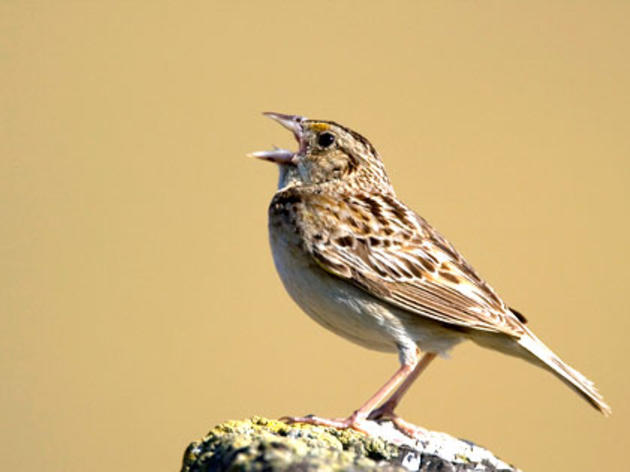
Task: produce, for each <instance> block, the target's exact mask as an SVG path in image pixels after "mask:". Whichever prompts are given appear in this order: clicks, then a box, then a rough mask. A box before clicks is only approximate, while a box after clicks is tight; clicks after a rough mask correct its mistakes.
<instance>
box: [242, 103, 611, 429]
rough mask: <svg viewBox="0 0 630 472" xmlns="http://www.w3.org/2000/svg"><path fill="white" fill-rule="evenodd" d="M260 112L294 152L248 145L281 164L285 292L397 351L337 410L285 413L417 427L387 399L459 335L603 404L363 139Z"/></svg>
mask: <svg viewBox="0 0 630 472" xmlns="http://www.w3.org/2000/svg"><path fill="white" fill-rule="evenodd" d="M265 115H267V116H268V117H270V118H272V119H274V120H276V121H277V122H279V123H280V124H281V125H283V126H284V127H285V128H288V129H289V130H290V131H292V132H293V134H294V136H295V139H296V140H297V142H298V144H299V149H298V150H297V151H295V152H293V151H289V150H286V149H278V148H275V149H273V150H271V151H259V152H255V153H252V155H253V156H255V157H258V158H261V159H265V160H268V161H271V162H275V163H276V164H278V166H279V168H280V179H279V182H278V190H277V192H276V193H275V195H274V196H273V199H272V200H271V204H270V206H269V238H270V241H271V249H272V251H273V258H274V262H275V265H276V269H277V271H278V273H279V274H280V278H281V279H282V282H283V283H284V286H285V288H286V290H287V291H288V292H289V295H291V297H292V298H293V300H294V301H295V302H296V303H297V304H298V305H299V306H300V307H301V308H302V309H303V310H304V311H305V312H306V313H307V314H308V315H309V316H310V317H311V318H313V319H314V320H315V321H317V322H318V323H319V324H321V325H322V326H324V327H325V328H328V329H329V330H331V331H333V332H335V333H337V334H339V335H340V336H343V337H345V338H346V339H349V340H350V341H353V342H355V343H357V344H360V345H362V346H365V347H367V348H370V349H376V350H379V351H389V352H397V353H398V356H399V359H400V364H401V366H400V368H399V369H398V370H397V371H396V373H395V374H394V375H393V376H392V377H391V378H390V379H389V380H388V381H387V382H386V383H385V385H383V386H382V387H381V388H380V389H379V390H378V391H377V392H376V393H375V394H374V395H373V396H372V397H371V398H370V399H369V400H368V401H367V402H366V403H365V404H363V406H361V407H360V408H359V409H358V410H356V411H355V412H354V413H353V414H352V415H350V416H349V417H348V418H344V419H332V420H331V419H324V418H319V417H315V416H307V417H291V418H288V420H290V421H293V422H305V423H311V424H320V425H327V426H334V427H338V428H354V429H357V430H359V431H363V432H368V433H369V430H370V423H371V421H370V420H379V419H389V420H391V421H393V422H394V424H395V425H396V426H397V427H398V428H399V429H401V430H402V431H403V432H405V433H407V434H410V435H414V434H417V433H419V429H418V428H417V427H414V426H413V425H411V424H409V423H407V422H405V421H404V420H402V418H400V417H398V416H396V414H395V413H394V409H395V408H396V406H397V405H398V403H399V402H400V400H401V398H402V396H403V395H404V394H405V392H406V391H407V390H408V389H409V387H410V386H411V384H412V383H413V382H414V380H415V379H416V378H417V377H418V376H419V375H420V373H421V372H422V371H423V370H424V369H425V368H426V366H427V365H428V364H429V363H430V362H431V361H432V360H433V359H434V358H435V357H436V356H437V355H442V356H443V355H445V354H446V353H447V352H448V351H449V350H450V349H451V348H452V347H453V346H455V345H456V344H457V343H459V342H461V341H464V340H467V339H468V340H471V341H473V342H475V343H477V344H479V345H481V346H484V347H487V348H490V349H494V350H496V351H499V352H502V353H504V354H509V355H512V356H516V357H520V358H521V359H525V360H526V361H529V362H531V363H532V364H534V365H537V366H538V367H542V368H544V369H546V370H548V371H550V372H551V373H553V374H554V375H556V376H557V377H558V378H559V379H560V380H562V381H563V382H564V383H565V384H567V385H568V386H569V387H571V388H572V389H573V390H575V391H576V392H577V393H579V394H580V395H581V396H582V397H583V398H584V399H586V400H587V401H588V402H589V403H590V404H591V405H592V406H594V407H595V408H596V409H598V410H599V411H601V412H602V413H604V414H605V415H608V414H610V412H611V410H610V407H609V406H608V405H606V403H604V401H603V398H602V397H601V395H600V394H599V393H598V392H597V390H596V389H595V387H594V386H593V383H592V382H590V381H589V380H587V379H586V378H585V377H584V376H583V375H582V374H580V373H579V372H578V371H576V370H574V369H573V368H571V367H569V366H568V365H567V364H565V363H564V362H563V361H562V360H560V358H559V357H557V356H556V355H555V354H554V353H553V352H552V351H551V350H550V349H549V348H547V347H546V346H545V345H544V344H543V343H542V342H541V341H540V340H539V339H538V338H537V337H536V336H534V334H533V333H532V332H531V331H530V330H529V329H528V328H527V327H526V326H525V324H526V320H525V318H524V317H523V316H522V315H521V314H520V313H519V312H517V311H516V310H513V309H511V308H509V307H508V306H507V305H506V304H505V303H504V302H503V301H502V300H501V299H500V298H499V297H498V296H497V294H496V293H495V291H494V290H493V289H492V287H490V285H488V284H487V283H486V282H485V281H484V280H483V279H482V278H481V277H480V276H479V275H478V274H477V272H476V271H475V269H473V267H472V266H471V265H470V264H468V262H466V260H464V258H463V257H462V256H461V255H460V254H459V252H457V250H456V249H455V248H454V247H453V246H452V245H451V244H450V243H449V242H448V241H447V240H446V239H445V238H444V237H442V236H441V235H440V234H439V233H438V232H437V231H436V230H435V229H433V227H431V225H429V223H427V222H426V220H424V219H423V218H422V217H421V216H419V215H418V214H417V213H415V212H414V211H413V210H411V209H410V208H409V207H408V206H407V205H405V204H404V203H403V202H401V201H400V200H399V199H398V198H397V197H396V193H395V192H394V189H393V187H392V185H391V183H390V181H389V178H388V177H387V173H386V171H385V167H384V165H383V162H382V161H381V159H380V157H379V155H378V153H377V152H376V150H375V149H374V147H373V146H372V145H371V144H370V143H369V141H368V140H367V139H365V138H364V137H363V136H361V135H360V134H358V133H356V132H355V131H352V130H350V129H348V128H346V127H344V126H341V125H339V124H337V123H335V122H332V121H323V120H309V119H306V118H304V117H301V116H291V115H283V114H280V113H265ZM419 351H422V352H423V353H424V354H423V356H422V357H421V358H419V356H418V354H419ZM390 395H391V396H390ZM388 396H390V397H389V399H388V400H387V401H385V402H384V403H383V405H382V406H381V407H380V408H377V406H378V405H379V404H380V403H381V402H382V401H383V400H385V399H386V398H387V397H388ZM372 424H373V423H372Z"/></svg>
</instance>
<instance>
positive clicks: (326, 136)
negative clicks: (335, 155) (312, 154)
mask: <svg viewBox="0 0 630 472" xmlns="http://www.w3.org/2000/svg"><path fill="white" fill-rule="evenodd" d="M334 142H335V136H334V135H333V134H332V133H322V134H320V135H319V136H317V144H319V145H320V146H321V147H323V148H327V147H329V146H330V145H332V143H334Z"/></svg>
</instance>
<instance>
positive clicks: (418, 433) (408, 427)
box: [368, 403, 427, 439]
mask: <svg viewBox="0 0 630 472" xmlns="http://www.w3.org/2000/svg"><path fill="white" fill-rule="evenodd" d="M368 420H372V421H377V422H379V421H391V422H392V423H393V424H394V426H395V427H396V429H398V431H400V432H401V433H403V434H405V435H407V436H409V437H410V438H413V439H422V438H423V437H425V436H426V434H427V430H426V429H424V428H422V427H420V426H416V425H415V424H413V423H410V422H409V421H407V420H404V419H403V418H401V417H400V416H398V415H397V414H396V413H394V410H392V409H391V408H388V406H387V403H386V404H384V405H383V406H381V407H380V408H377V409H376V410H374V411H373V412H372V413H370V415H369V416H368Z"/></svg>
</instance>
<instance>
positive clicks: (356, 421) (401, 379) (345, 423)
mask: <svg viewBox="0 0 630 472" xmlns="http://www.w3.org/2000/svg"><path fill="white" fill-rule="evenodd" d="M415 368H417V367H416V365H403V366H401V367H400V369H398V370H397V371H396V373H395V374H394V375H393V376H392V377H391V378H390V379H389V380H388V381H387V382H386V383H385V385H383V386H382V387H381V388H379V389H378V391H377V392H376V393H375V394H374V395H372V396H371V397H370V399H369V400H368V401H367V402H365V403H364V404H363V406H361V408H359V409H358V410H356V411H355V412H354V413H352V414H351V415H350V416H349V417H348V418H343V419H326V418H319V417H317V416H300V417H293V416H286V417H284V418H281V419H282V420H284V421H288V422H290V423H308V424H316V425H320V426H331V427H333V428H339V429H347V428H352V429H356V430H357V431H360V432H362V433H365V434H369V429H370V427H369V422H368V421H367V419H368V416H370V414H371V413H372V411H373V410H374V408H375V407H376V405H378V404H379V403H380V402H381V401H383V399H385V398H386V397H387V395H389V394H390V393H391V392H392V391H393V390H394V389H395V388H396V387H398V386H399V385H400V384H401V383H402V385H404V384H405V383H406V381H407V380H406V379H407V378H408V377H409V376H410V375H411V374H413V372H414V370H415ZM401 388H402V386H401ZM407 388H408V387H407Z"/></svg>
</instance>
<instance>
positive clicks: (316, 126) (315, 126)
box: [311, 123, 330, 132]
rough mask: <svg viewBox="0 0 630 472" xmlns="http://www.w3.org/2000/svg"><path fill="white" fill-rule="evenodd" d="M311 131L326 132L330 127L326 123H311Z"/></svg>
mask: <svg viewBox="0 0 630 472" xmlns="http://www.w3.org/2000/svg"><path fill="white" fill-rule="evenodd" d="M311 129H312V130H313V131H317V132H321V131H326V130H327V129H330V125H328V124H326V123H313V124H312V125H311Z"/></svg>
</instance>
